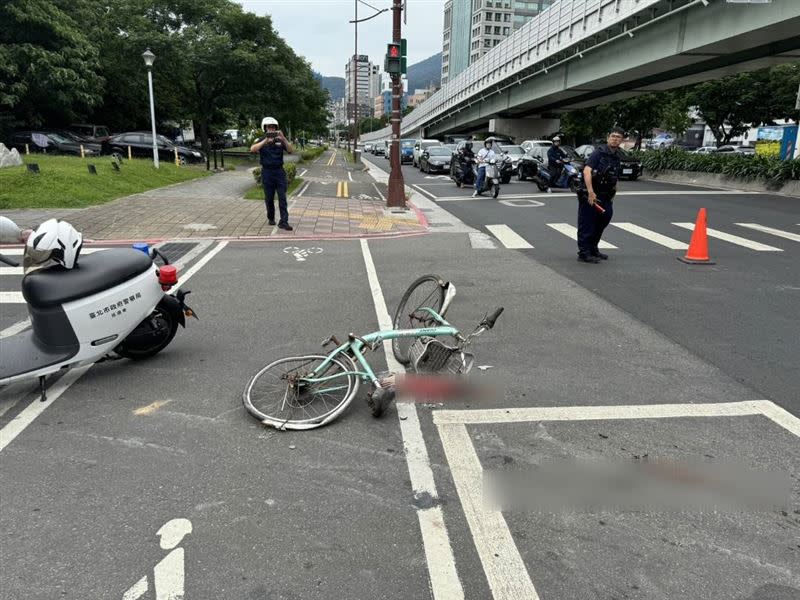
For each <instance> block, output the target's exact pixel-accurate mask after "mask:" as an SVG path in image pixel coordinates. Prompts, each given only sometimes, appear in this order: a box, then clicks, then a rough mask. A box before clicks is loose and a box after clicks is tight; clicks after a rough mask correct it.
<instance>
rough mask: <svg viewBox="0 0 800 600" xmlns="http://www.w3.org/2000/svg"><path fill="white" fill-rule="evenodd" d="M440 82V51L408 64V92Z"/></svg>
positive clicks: (437, 84) (437, 85)
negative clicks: (420, 60)
mask: <svg viewBox="0 0 800 600" xmlns="http://www.w3.org/2000/svg"><path fill="white" fill-rule="evenodd" d="M441 84H442V53H441V52H439V54H434V55H433V56H431V57H430V58H426V59H425V60H423V61H422V62H418V63H417V64H414V65H409V66H408V93H409V94H413V93H414V90H421V89H424V88H428V87H430V86H431V85H434V86H436V87H439V86H440V85H441Z"/></svg>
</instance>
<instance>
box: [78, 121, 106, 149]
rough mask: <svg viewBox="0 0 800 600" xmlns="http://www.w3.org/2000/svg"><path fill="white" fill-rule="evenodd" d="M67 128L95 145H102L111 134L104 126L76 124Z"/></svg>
mask: <svg viewBox="0 0 800 600" xmlns="http://www.w3.org/2000/svg"><path fill="white" fill-rule="evenodd" d="M69 128H70V129H71V130H72V131H74V132H75V133H77V134H78V135H82V136H83V137H84V138H86V139H88V140H89V141H91V142H95V143H97V144H102V143H103V142H105V141H106V140H108V138H110V137H111V133H110V132H109V130H108V127H106V126H105V125H89V124H87V123H76V124H73V125H70V126H69Z"/></svg>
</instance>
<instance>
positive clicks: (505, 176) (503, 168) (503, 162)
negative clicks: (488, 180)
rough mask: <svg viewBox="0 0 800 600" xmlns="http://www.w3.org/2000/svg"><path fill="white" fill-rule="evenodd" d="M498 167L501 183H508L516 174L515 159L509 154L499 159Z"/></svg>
mask: <svg viewBox="0 0 800 600" xmlns="http://www.w3.org/2000/svg"><path fill="white" fill-rule="evenodd" d="M498 169H499V171H500V183H502V184H503V185H506V184H508V183H510V182H511V177H512V176H513V175H514V160H513V159H512V158H511V157H510V156H509V155H508V154H503V155H502V156H501V157H500V158H499V159H498Z"/></svg>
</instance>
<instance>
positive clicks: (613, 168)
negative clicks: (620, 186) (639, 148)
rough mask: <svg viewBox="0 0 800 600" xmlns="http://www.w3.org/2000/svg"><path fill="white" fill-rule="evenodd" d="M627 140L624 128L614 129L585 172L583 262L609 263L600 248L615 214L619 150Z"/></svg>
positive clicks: (580, 253) (580, 249) (580, 211)
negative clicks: (604, 261)
mask: <svg viewBox="0 0 800 600" xmlns="http://www.w3.org/2000/svg"><path fill="white" fill-rule="evenodd" d="M624 137H625V132H624V131H623V130H622V129H621V128H619V127H613V128H612V129H611V131H610V132H609V134H608V139H607V140H606V141H607V143H606V144H603V145H601V146H598V147H597V148H595V151H594V152H592V155H591V156H590V157H589V159H588V160H587V161H586V166H585V167H584V168H583V180H584V185H585V186H586V187H585V189H582V190H581V191H580V192H579V193H578V260H579V261H581V262H585V263H599V262H600V261H601V260H607V259H608V255H607V254H603V253H602V252H600V250H599V249H598V245H599V244H600V238H601V237H602V235H603V231H604V230H605V228H606V227H607V226H608V224H609V223H610V222H611V217H612V216H613V214H614V206H613V203H612V201H613V199H614V196H615V195H616V193H617V179H618V178H619V172H620V160H619V152H617V150H618V149H619V145H620V144H621V143H622V140H623V138H624Z"/></svg>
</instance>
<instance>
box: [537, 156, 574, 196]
mask: <svg viewBox="0 0 800 600" xmlns="http://www.w3.org/2000/svg"><path fill="white" fill-rule="evenodd" d="M537 163H538V170H537V171H536V172H535V173H534V174H533V181H534V182H535V183H536V185H537V186H538V187H539V190H540V191H542V192H547V191H550V190H551V187H555V188H560V189H562V188H563V189H569V191H570V192H573V193H577V192H578V190H580V189H582V188H583V174H582V173H581V172H580V171H579V170H578V169H576V168H575V167H574V166H573V165H572V163H571V162H570V161H569V160H566V161H564V168H563V169H561V174H560V175H559V176H558V180H557V181H556V184H555V186H551V185H550V173H551V171H550V168H549V167H546V166H544V165H543V164H542V163H539V162H538V161H537Z"/></svg>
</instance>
